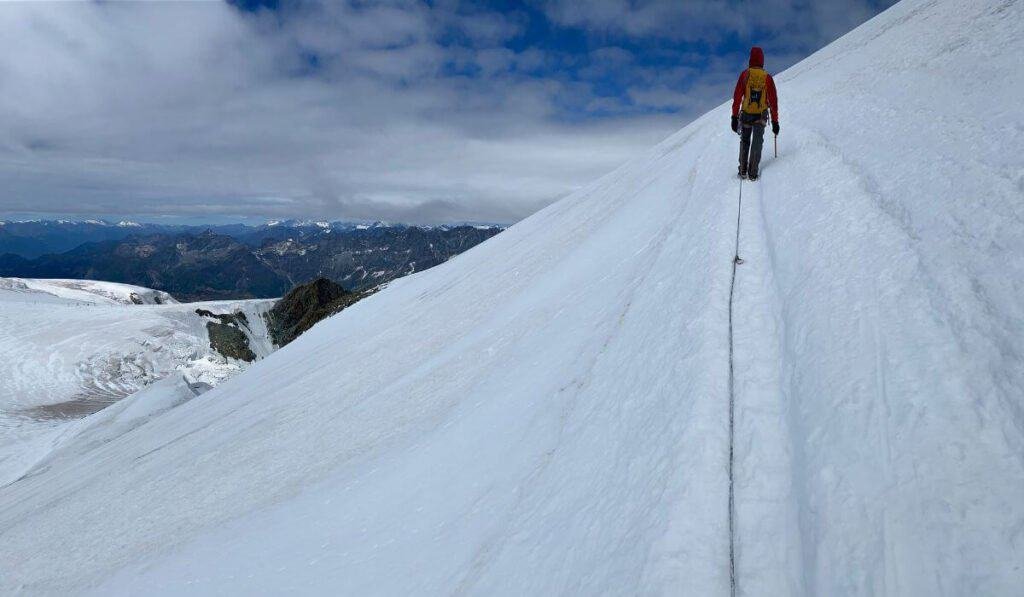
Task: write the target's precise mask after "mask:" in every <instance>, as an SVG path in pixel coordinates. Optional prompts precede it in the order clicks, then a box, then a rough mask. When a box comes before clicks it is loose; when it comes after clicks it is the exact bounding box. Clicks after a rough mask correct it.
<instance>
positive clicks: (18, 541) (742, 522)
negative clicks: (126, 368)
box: [0, 0, 1024, 595]
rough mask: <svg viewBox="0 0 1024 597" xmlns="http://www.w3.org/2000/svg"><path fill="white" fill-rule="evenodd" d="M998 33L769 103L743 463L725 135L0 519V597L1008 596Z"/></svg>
mask: <svg viewBox="0 0 1024 597" xmlns="http://www.w3.org/2000/svg"><path fill="white" fill-rule="evenodd" d="M1022 25H1024V3H1022V2H1020V1H1016V0H1011V1H1002V2H996V1H977V0H971V1H965V0H931V1H921V0H905V1H904V2H902V3H900V4H899V5H897V6H895V7H894V8H892V9H890V10H889V11H887V12H885V13H884V14H882V15H880V16H879V17H877V18H875V19H873V20H872V21H870V22H869V23H867V24H865V25H864V26H862V27H860V28H858V29H857V30H855V31H853V32H851V33H850V34H848V35H846V36H844V37H843V38H842V39H840V40H838V41H837V42H835V43H834V44H832V45H830V46H829V47H827V48H825V49H824V50H822V51H820V52H818V53H816V54H815V55H813V56H811V57H810V58H808V59H807V60H805V61H803V62H801V63H800V64H798V65H796V66H794V67H793V68H792V69H790V70H789V71H787V72H786V73H783V74H781V75H780V76H778V77H777V82H778V86H779V92H780V101H781V104H782V106H781V107H782V125H783V132H782V136H781V137H780V153H779V157H778V158H777V159H771V158H769V159H768V160H766V163H765V164H764V168H763V179H762V181H761V182H760V183H757V184H756V185H752V184H744V185H743V204H742V205H743V209H742V219H741V221H740V224H739V232H740V235H739V238H740V249H739V250H740V253H741V254H742V256H743V257H744V258H745V259H746V262H745V264H743V265H741V266H739V267H738V271H737V274H736V284H735V299H734V304H733V307H734V312H733V317H734V338H733V340H734V347H733V348H734V354H735V359H734V370H735V393H734V396H733V399H734V404H735V410H734V416H735V430H734V437H733V438H732V441H731V442H730V433H729V414H730V413H729V403H730V395H729V383H728V379H729V329H728V308H729V290H730V278H731V273H732V270H731V262H732V257H733V254H734V243H735V240H736V231H737V198H738V197H737V196H738V193H739V191H740V184H739V182H738V181H737V180H736V179H735V178H734V172H735V152H736V146H737V140H736V137H735V136H734V135H732V134H731V133H730V132H729V131H728V128H727V127H728V125H727V121H728V118H727V116H728V111H727V108H726V107H720V108H718V109H716V110H714V111H712V112H711V113H709V114H708V115H706V116H705V117H702V118H700V119H698V120H697V121H695V122H694V123H692V124H690V125H689V126H687V127H686V128H684V129H683V130H681V131H680V132H679V133H677V134H675V135H673V136H672V137H671V138H669V139H667V140H666V141H665V142H663V143H662V144H660V145H659V146H657V147H655V148H653V149H652V150H651V151H650V152H649V153H648V154H647V155H645V156H643V157H641V158H639V159H637V160H635V161H634V162H632V163H630V164H627V165H626V166H624V167H622V168H621V169H619V170H617V171H616V172H614V173H612V174H610V175H608V176H606V177H604V178H603V179H601V180H599V181H597V182H595V183H594V184H592V185H591V186H589V187H588V188H586V189H584V190H582V191H580V192H578V193H576V194H574V195H572V196H570V197H568V198H566V199H565V200H563V201H561V202H559V203H557V204H555V205H553V206H551V207H550V208H548V209H545V210H543V211H541V212H539V213H538V214H536V215H534V216H533V217H531V218H529V219H528V220H526V221H524V222H521V223H520V224H518V225H516V226H514V227H512V228H510V229H509V230H507V231H506V232H504V233H503V234H501V235H499V236H497V237H495V238H493V239H491V240H489V241H488V242H486V243H484V244H482V245H480V246H478V247H477V248H475V249H473V250H471V251H468V252H467V253H464V254H462V255H460V256H459V257H457V258H455V259H453V260H452V261H449V262H448V263H446V264H444V265H441V266H438V267H436V268H434V269H431V270H429V271H426V272H423V273H420V274H416V275H413V276H410V277H407V278H403V279H400V280H398V281H396V282H394V283H393V284H392V285H391V286H389V287H388V288H387V289H386V290H384V291H382V292H380V293H378V294H376V295H375V296H373V297H371V298H369V299H367V300H364V301H361V302H360V303H358V304H356V305H355V306H353V307H351V308H349V309H347V310H345V311H344V312H342V313H341V314H339V315H338V316H336V317H334V318H332V319H331V320H329V321H327V322H324V323H322V324H320V325H318V326H317V327H316V328H314V329H313V330H312V331H310V332H308V333H307V334H305V335H303V336H302V337H300V338H299V339H298V340H296V341H295V342H294V343H292V344H290V345H288V346H287V347H285V348H284V349H282V350H280V351H278V352H276V353H274V354H273V355H271V356H270V357H268V358H267V359H264V360H262V361H260V362H258V363H256V364H255V365H254V366H252V367H251V368H250V369H248V370H247V371H246V372H245V373H244V374H242V375H240V376H238V377H235V378H233V379H231V380H230V381H228V382H226V383H224V384H222V385H220V386H218V387H217V388H215V389H214V390H212V391H210V392H207V393H206V394H203V395H202V396H200V397H198V398H196V399H193V400H190V401H188V402H185V403H184V404H182V405H180V406H177V407H174V408H171V409H169V410H167V411H166V412H164V413H163V414H160V415H158V416H152V417H149V418H148V419H146V421H145V422H144V423H143V424H141V425H137V426H135V427H134V428H133V429H132V430H131V431H130V432H128V433H126V434H123V435H120V436H118V437H116V438H114V439H112V440H110V441H106V442H105V443H101V444H100V445H96V446H93V447H91V449H89V450H87V451H83V452H81V453H79V454H63V455H62V457H61V458H59V459H57V460H56V461H55V462H54V463H53V465H52V466H50V467H49V468H48V469H47V470H45V471H42V472H40V473H39V474H36V475H33V476H31V477H28V478H25V479H22V480H20V481H18V482H16V483H14V484H12V485H10V486H8V487H5V488H2V489H0V564H2V565H0V570H2V573H0V574H2V576H0V591H11V590H17V589H22V590H24V591H26V592H65V591H77V592H93V593H97V594H104V595H111V594H114V595H116V594H125V595H128V594H147V595H152V594H181V593H186V592H187V593H188V594H215V593H231V594H280V593H288V592H291V593H304V594H308V593H318V594H332V595H333V594H347V595H362V594H374V595H377V594H379V595H402V594H427V595H437V594H478V595H492V594H504V595H550V594H587V595H589V594H629V595H632V594H688V595H725V594H729V592H730V583H731V578H730V577H731V576H733V575H731V574H730V561H729V554H730V544H733V545H734V546H735V570H734V580H735V589H736V593H737V594H739V595H975V594H983V595H1018V594H1019V592H1020V587H1021V586H1024V564H1022V562H1024V411H1022V408H1024V407H1022V393H1024V358H1022V355H1024V301H1022V300H1021V298H1022V296H1024V293H1022V290H1024V288H1022V286H1024V257H1022V256H1024V201H1022V200H1021V198H1022V195H1024V156H1022V154H1021V152H1020V151H1019V148H1017V147H1016V145H1017V141H1016V139H1017V138H1019V137H1020V133H1022V132H1024V117H1022V112H1021V111H1020V109H1019V107H1018V106H1017V105H1016V102H1015V100H1016V95H1017V89H1016V87H1015V86H1014V85H1009V84H1007V76H1008V74H1009V73H1018V72H1020V65H1019V57H1020V56H1021V55H1024V41H1022V40H1024V36H1021V35H1020V32H1021V31H1022V30H1024V27H1022ZM769 60H770V53H769ZM769 67H770V64H769ZM951 82H955V84H951ZM932 97H940V98H942V99H943V103H944V105H943V108H945V109H943V110H941V111H938V112H935V111H930V112H926V111H925V110H924V109H923V106H922V105H921V104H922V103H925V104H927V105H928V106H933V105H935V102H934V101H932V100H931V99H928V100H927V101H925V100H924V99H923V98H932ZM351 338H358V339H359V340H358V341H357V342H355V341H349V339H351ZM730 443H731V448H732V451H733V453H734V459H735V460H734V467H733V470H734V475H733V479H732V480H731V483H732V486H733V489H734V491H735V513H734V520H733V522H734V525H733V526H734V536H732V537H730V533H729V528H730V524H729V520H730V509H729V506H728V496H729V487H730V478H729V473H728V471H729V466H728V464H729V454H730Z"/></svg>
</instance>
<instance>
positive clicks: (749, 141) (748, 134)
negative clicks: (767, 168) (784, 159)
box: [740, 114, 768, 176]
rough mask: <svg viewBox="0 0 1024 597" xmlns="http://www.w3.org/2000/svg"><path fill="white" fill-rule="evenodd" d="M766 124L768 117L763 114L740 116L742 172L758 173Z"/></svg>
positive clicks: (748, 173) (754, 174) (755, 174)
mask: <svg viewBox="0 0 1024 597" xmlns="http://www.w3.org/2000/svg"><path fill="white" fill-rule="evenodd" d="M766 124H768V119H767V117H766V116H765V115H763V114H743V115H741V116H740V126H741V128H740V174H747V175H753V176H757V175H758V168H759V167H760V166H761V147H762V146H763V145H764V127H765V125H766Z"/></svg>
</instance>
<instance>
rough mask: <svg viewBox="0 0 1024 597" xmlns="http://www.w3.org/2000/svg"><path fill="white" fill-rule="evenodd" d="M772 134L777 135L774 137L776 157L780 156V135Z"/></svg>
mask: <svg viewBox="0 0 1024 597" xmlns="http://www.w3.org/2000/svg"><path fill="white" fill-rule="evenodd" d="M772 136H773V137H775V139H774V140H775V157H779V136H778V135H772Z"/></svg>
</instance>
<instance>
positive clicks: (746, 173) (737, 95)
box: [732, 46, 779, 180]
mask: <svg viewBox="0 0 1024 597" xmlns="http://www.w3.org/2000/svg"><path fill="white" fill-rule="evenodd" d="M741 106H742V108H743V111H742V113H741V112H740V107H741ZM769 110H771V114H772V133H773V134H775V135H778V134H779V99H778V97H777V95H776V93H775V81H773V80H772V76H771V75H769V74H768V72H767V71H765V70H764V50H762V49H761V48H758V47H757V46H754V47H753V48H750V68H748V69H747V70H745V71H743V72H742V73H740V79H739V80H738V81H736V90H735V91H733V93H732V132H734V133H740V172H739V174H740V178H749V179H750V180H757V177H758V168H759V166H760V165H761V145H762V144H764V127H765V125H767V124H768V112H769ZM741 127H742V132H740V128H741Z"/></svg>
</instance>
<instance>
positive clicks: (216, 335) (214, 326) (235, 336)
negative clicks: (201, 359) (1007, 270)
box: [206, 321, 256, 363]
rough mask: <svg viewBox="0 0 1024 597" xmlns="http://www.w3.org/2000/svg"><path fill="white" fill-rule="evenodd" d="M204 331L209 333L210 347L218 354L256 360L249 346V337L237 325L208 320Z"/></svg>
mask: <svg viewBox="0 0 1024 597" xmlns="http://www.w3.org/2000/svg"><path fill="white" fill-rule="evenodd" d="M206 331H207V332H209V334H210V347H211V348H213V349H214V350H216V351H217V352H219V353H220V354H222V355H224V356H226V357H230V358H232V359H238V360H240V361H246V362H249V363H251V362H253V361H255V360H256V354H255V353H254V352H253V351H252V349H251V348H249V339H248V338H247V337H246V336H245V332H243V331H242V330H240V329H239V328H238V327H237V326H235V325H232V324H228V323H215V322H213V321H208V322H206Z"/></svg>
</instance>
